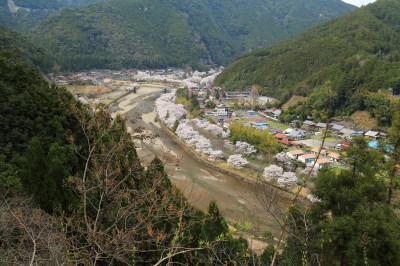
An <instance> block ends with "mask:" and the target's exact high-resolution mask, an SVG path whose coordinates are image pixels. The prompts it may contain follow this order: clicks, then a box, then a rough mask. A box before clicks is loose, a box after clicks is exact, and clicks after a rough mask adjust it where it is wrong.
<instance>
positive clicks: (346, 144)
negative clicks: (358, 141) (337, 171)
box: [335, 141, 351, 151]
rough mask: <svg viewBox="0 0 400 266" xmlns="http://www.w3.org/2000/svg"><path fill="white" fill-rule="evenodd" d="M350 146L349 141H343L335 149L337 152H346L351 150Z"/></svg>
mask: <svg viewBox="0 0 400 266" xmlns="http://www.w3.org/2000/svg"><path fill="white" fill-rule="evenodd" d="M350 145H351V143H350V142H348V141H342V142H340V143H338V144H336V146H335V149H336V150H341V151H342V150H345V149H347V148H349V147H350Z"/></svg>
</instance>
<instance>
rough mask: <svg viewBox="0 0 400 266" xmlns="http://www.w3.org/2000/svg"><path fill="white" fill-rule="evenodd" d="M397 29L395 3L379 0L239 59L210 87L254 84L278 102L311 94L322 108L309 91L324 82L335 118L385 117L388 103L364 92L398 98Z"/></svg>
mask: <svg viewBox="0 0 400 266" xmlns="http://www.w3.org/2000/svg"><path fill="white" fill-rule="evenodd" d="M399 25H400V2H399V1H397V0H378V1H377V2H376V3H374V4H370V5H368V6H366V7H363V8H361V9H358V10H356V11H354V12H352V13H350V14H347V15H344V16H342V17H339V18H335V19H333V20H331V21H328V22H325V23H323V24H321V25H319V26H317V27H315V28H313V29H311V30H309V31H307V32H306V33H303V34H301V35H300V36H298V37H296V38H294V39H293V40H291V41H288V42H285V43H283V44H280V45H277V46H274V47H271V48H265V49H261V50H258V51H255V52H252V53H250V54H248V55H245V56H243V57H242V58H239V59H238V60H237V61H235V62H234V63H232V64H231V65H229V66H228V67H227V68H226V69H225V70H224V71H223V73H222V74H221V75H219V76H218V77H217V79H216V81H215V83H216V84H218V85H221V86H223V87H224V88H226V89H241V88H249V87H250V86H252V85H259V86H261V87H262V88H263V90H264V91H267V92H268V93H270V94H272V95H275V96H277V97H280V98H281V99H283V100H287V99H288V98H289V97H290V96H291V95H303V96H306V95H309V96H310V95H311V96H315V97H314V98H313V102H314V103H315V104H318V105H320V106H323V107H325V108H326V106H327V103H326V101H325V102H324V100H323V99H324V98H325V99H326V97H325V96H326V95H325V96H324V95H323V94H321V93H320V94H319V95H315V94H317V91H321V90H319V89H317V90H315V89H314V88H315V87H318V86H321V85H323V84H324V83H325V82H326V81H328V80H329V81H331V82H332V83H331V85H330V86H332V88H333V89H334V93H335V96H334V97H333V98H332V104H333V107H334V109H336V111H337V112H336V114H339V115H340V114H351V113H352V112H354V111H355V110H358V109H364V108H367V109H368V110H370V111H371V112H372V113H374V112H375V111H376V112H379V110H381V111H382V112H383V113H385V112H388V110H387V109H386V108H388V107H389V100H387V99H385V100H382V99H380V98H379V97H375V98H370V97H369V96H371V97H372V96H373V95H371V94H367V93H366V92H378V91H383V92H387V91H388V89H389V88H392V89H393V91H394V93H396V94H398V93H400V76H399V74H398V73H399V71H400V28H399ZM311 92H313V93H314V94H313V93H311ZM310 93H311V94H310ZM375 96H376V95H375ZM311 107H312V106H311ZM311 109H312V108H311ZM374 110H375V111H374ZM379 115H383V114H379Z"/></svg>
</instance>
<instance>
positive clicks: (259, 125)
mask: <svg viewBox="0 0 400 266" xmlns="http://www.w3.org/2000/svg"><path fill="white" fill-rule="evenodd" d="M253 127H254V128H255V129H259V130H266V129H268V123H267V122H255V123H254V124H253Z"/></svg>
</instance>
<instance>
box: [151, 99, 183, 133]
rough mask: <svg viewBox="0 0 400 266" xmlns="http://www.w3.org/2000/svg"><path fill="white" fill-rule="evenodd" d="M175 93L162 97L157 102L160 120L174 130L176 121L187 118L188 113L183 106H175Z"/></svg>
mask: <svg viewBox="0 0 400 266" xmlns="http://www.w3.org/2000/svg"><path fill="white" fill-rule="evenodd" d="M174 101H175V91H173V92H170V93H166V94H163V95H161V96H160V97H159V98H158V99H157V100H156V102H155V104H156V110H157V113H158V116H159V117H160V120H161V121H162V122H163V123H164V124H166V125H167V127H169V128H172V127H173V125H174V123H175V121H176V120H180V119H181V118H182V117H183V116H185V114H186V111H185V108H184V106H183V105H182V104H175V103H174Z"/></svg>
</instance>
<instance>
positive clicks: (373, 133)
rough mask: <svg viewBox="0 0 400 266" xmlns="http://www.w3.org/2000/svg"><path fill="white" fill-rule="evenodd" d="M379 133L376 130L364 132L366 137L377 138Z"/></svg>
mask: <svg viewBox="0 0 400 266" xmlns="http://www.w3.org/2000/svg"><path fill="white" fill-rule="evenodd" d="M379 135H380V133H379V132H377V131H371V130H370V131H368V132H366V133H365V134H364V136H365V137H366V138H367V139H377V138H379Z"/></svg>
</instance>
